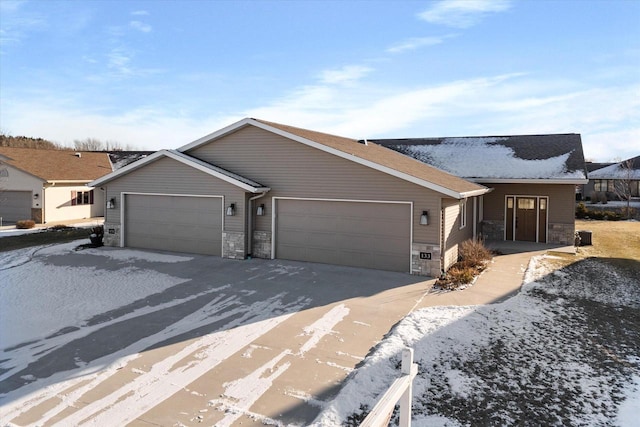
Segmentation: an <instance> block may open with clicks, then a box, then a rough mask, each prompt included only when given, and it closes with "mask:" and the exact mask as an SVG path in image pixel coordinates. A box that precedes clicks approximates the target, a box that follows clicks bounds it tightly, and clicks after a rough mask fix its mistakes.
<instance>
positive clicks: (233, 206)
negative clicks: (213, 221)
mask: <svg viewBox="0 0 640 427" xmlns="http://www.w3.org/2000/svg"><path fill="white" fill-rule="evenodd" d="M235 214H236V204H235V203H231V204H230V205H229V206H227V216H233V215H235Z"/></svg>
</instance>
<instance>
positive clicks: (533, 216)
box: [516, 197, 538, 242]
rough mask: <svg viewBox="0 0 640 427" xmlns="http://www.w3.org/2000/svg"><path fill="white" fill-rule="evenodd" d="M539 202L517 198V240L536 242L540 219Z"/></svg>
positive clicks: (533, 199) (526, 198)
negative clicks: (537, 221) (538, 219)
mask: <svg viewBox="0 0 640 427" xmlns="http://www.w3.org/2000/svg"><path fill="white" fill-rule="evenodd" d="M536 202H537V200H536V199H535V198H529V197H516V240H521V241H526V242H535V241H536V234H537V233H536V231H537V224H536V220H537V218H538V214H537V203H536Z"/></svg>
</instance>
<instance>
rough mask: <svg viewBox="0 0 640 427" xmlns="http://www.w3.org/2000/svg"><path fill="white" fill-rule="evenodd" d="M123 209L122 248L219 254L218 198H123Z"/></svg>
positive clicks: (220, 215) (219, 207) (145, 196)
mask: <svg viewBox="0 0 640 427" xmlns="http://www.w3.org/2000/svg"><path fill="white" fill-rule="evenodd" d="M124 209H125V218H124V224H125V227H124V229H125V231H124V233H125V234H124V245H125V246H128V247H133V248H146V249H158V250H163V251H174V252H187V253H196V254H206V255H217V256H221V254H222V199H221V198H219V197H196V196H163V195H139V194H127V195H125V205H124Z"/></svg>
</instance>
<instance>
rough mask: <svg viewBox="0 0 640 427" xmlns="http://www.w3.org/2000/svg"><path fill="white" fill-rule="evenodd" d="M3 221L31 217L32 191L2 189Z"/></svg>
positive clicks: (1, 215) (0, 197) (0, 213)
mask: <svg viewBox="0 0 640 427" xmlns="http://www.w3.org/2000/svg"><path fill="white" fill-rule="evenodd" d="M0 217H2V222H3V223H8V222H16V221H20V220H22V219H31V191H0Z"/></svg>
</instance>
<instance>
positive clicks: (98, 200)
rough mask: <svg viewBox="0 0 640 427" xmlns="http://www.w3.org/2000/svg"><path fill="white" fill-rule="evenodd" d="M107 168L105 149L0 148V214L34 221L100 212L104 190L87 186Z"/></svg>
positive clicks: (8, 220)
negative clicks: (77, 150)
mask: <svg viewBox="0 0 640 427" xmlns="http://www.w3.org/2000/svg"><path fill="white" fill-rule="evenodd" d="M111 171H112V168H111V162H110V161H109V156H108V155H107V153H92V152H74V151H67V150H38V149H31V148H12V147H0V217H2V221H3V222H4V223H11V222H16V221H19V220H23V219H32V220H34V221H36V222H37V223H48V222H52V221H65V220H75V219H83V218H92V217H97V216H102V215H104V194H103V192H102V191H101V190H96V189H94V188H91V187H87V186H86V184H87V183H89V182H90V181H92V180H94V179H96V178H99V177H101V176H104V175H106V174H108V173H110V172H111Z"/></svg>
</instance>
